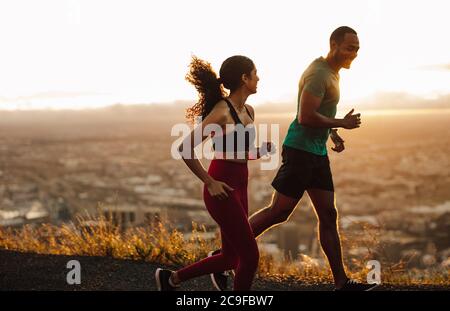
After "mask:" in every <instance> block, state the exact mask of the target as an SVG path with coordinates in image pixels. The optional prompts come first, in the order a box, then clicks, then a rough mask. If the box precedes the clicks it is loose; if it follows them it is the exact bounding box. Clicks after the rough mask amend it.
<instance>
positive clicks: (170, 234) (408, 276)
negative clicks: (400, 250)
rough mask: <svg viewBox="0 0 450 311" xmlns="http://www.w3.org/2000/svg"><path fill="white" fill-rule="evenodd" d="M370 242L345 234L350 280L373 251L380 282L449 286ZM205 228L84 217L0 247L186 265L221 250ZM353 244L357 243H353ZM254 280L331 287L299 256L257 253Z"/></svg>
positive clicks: (0, 242) (322, 269)
mask: <svg viewBox="0 0 450 311" xmlns="http://www.w3.org/2000/svg"><path fill="white" fill-rule="evenodd" d="M365 230H367V231H366V234H365V235H364V236H366V237H369V238H366V239H361V237H349V236H346V235H343V236H342V238H343V246H344V249H352V248H354V247H357V246H358V247H361V245H363V246H364V247H366V248H367V252H366V255H364V256H360V257H355V256H350V255H348V254H345V258H349V260H348V262H346V265H347V267H348V273H349V274H350V276H351V277H353V278H356V279H360V280H365V278H366V275H367V272H368V269H367V268H366V267H365V263H366V262H367V260H369V259H370V258H373V257H372V255H373V254H374V251H373V249H375V246H378V247H377V249H381V251H378V252H377V259H379V260H380V262H381V266H382V281H383V283H391V284H402V285H412V284H434V285H449V284H450V280H449V271H448V270H447V269H444V268H432V269H427V270H419V269H405V267H406V265H407V262H408V258H405V259H404V260H402V261H400V262H397V263H391V262H390V261H389V259H388V256H387V255H386V254H383V248H382V247H380V246H381V245H380V243H379V241H378V236H379V232H377V231H379V229H377V228H365ZM203 231H205V228H204V227H202V226H199V225H197V224H195V223H193V229H192V235H191V237H190V238H189V239H185V237H184V236H183V234H182V233H181V232H179V231H177V230H176V229H173V228H172V227H171V225H170V222H168V221H166V220H164V221H162V222H155V223H154V224H153V225H150V224H149V226H148V227H146V228H131V229H127V230H126V231H121V230H120V228H119V227H118V226H115V225H113V224H112V223H111V222H109V221H107V220H106V219H105V218H102V217H100V218H97V219H95V218H92V217H84V218H79V219H77V220H76V221H75V222H73V223H69V224H64V225H62V226H55V225H49V224H42V225H39V226H37V227H32V226H29V225H26V226H24V227H23V228H20V229H0V248H2V249H8V250H15V251H21V252H33V253H39V254H54V255H82V256H83V255H84V256H110V257H114V258H122V259H134V260H144V261H149V262H157V263H161V264H167V265H176V266H184V265H187V264H190V263H193V262H195V261H198V260H200V259H202V258H204V257H206V256H207V253H208V252H209V251H210V250H212V249H216V248H218V247H219V245H220V239H219V236H218V235H217V236H216V237H215V238H214V239H212V240H205V239H204V238H202V237H201V235H200V234H199V233H201V232H203ZM355 241H357V242H355ZM258 275H259V276H260V277H264V278H270V279H274V280H282V279H286V278H289V279H296V280H300V281H302V282H304V283H325V282H327V283H329V282H331V281H332V277H331V274H330V271H329V268H328V265H325V264H319V263H318V262H317V261H316V260H314V259H312V258H310V257H308V256H306V255H301V256H300V258H298V260H295V261H292V260H289V259H286V260H284V261H277V260H275V259H274V258H272V257H271V256H270V255H269V254H267V253H264V252H263V251H262V252H261V256H260V264H259V270H258Z"/></svg>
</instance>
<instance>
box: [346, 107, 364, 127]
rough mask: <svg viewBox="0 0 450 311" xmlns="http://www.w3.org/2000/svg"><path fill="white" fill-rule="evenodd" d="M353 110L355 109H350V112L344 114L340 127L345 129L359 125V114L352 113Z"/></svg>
mask: <svg viewBox="0 0 450 311" xmlns="http://www.w3.org/2000/svg"><path fill="white" fill-rule="evenodd" d="M353 111H355V109H352V110H350V112H349V113H347V114H346V115H345V117H344V119H342V127H343V128H345V129H347V130H351V129H355V128H358V127H360V126H361V114H360V113H357V114H353Z"/></svg>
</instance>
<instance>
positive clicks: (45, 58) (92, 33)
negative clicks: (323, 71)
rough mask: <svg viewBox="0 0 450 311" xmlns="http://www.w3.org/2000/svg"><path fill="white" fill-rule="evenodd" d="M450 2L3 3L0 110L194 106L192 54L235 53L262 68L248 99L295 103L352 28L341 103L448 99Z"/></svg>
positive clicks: (214, 58)
mask: <svg viewBox="0 0 450 311" xmlns="http://www.w3.org/2000/svg"><path fill="white" fill-rule="evenodd" d="M449 12H450V2H449V1H443V0H435V1H434V0H427V1H411V0H409V1H401V0H398V1H376V0H375V1H361V0H355V1H350V0H349V1H342V0H341V1H323V0H322V1H317V0H316V1H311V0H309V1H299V0H297V1H295V0H292V1H282V0H277V1H263V0H255V1H248V0H247V1H242V0H227V1H215V0H209V1H208V0H195V1H192V0H191V1H187V0H184V1H182V0H154V1H152V0H126V1H125V0H123V1H114V0H104V1H103V0H39V1H36V0H29V1H25V0H2V1H1V2H0V38H1V41H0V42H1V49H0V109H9V108H16V107H19V108H32V107H36V108H37V107H53V108H65V107H71V108H80V107H94V106H100V105H105V104H113V103H117V102H122V103H151V102H170V101H173V100H180V99H182V100H185V99H187V100H195V99H196V96H197V95H196V93H195V89H194V88H193V87H192V86H191V85H189V84H188V83H187V82H186V81H185V80H184V76H185V74H186V72H187V66H188V64H189V61H190V57H191V55H192V54H194V55H197V56H198V57H200V58H203V59H205V60H208V61H210V62H211V63H212V65H213V67H214V68H215V69H216V71H218V70H219V68H220V64H221V62H222V61H223V60H224V59H225V58H227V57H228V56H231V55H234V54H243V55H247V56H249V57H250V58H252V59H253V60H254V62H255V64H256V66H257V68H258V73H259V76H260V79H261V80H260V85H259V88H258V94H256V95H254V96H252V97H251V98H250V99H249V102H251V103H256V104H257V103H263V102H266V101H280V100H281V101H288V100H292V101H294V100H295V97H296V92H297V83H298V80H299V77H300V75H301V73H302V71H303V70H304V69H305V67H306V66H307V65H308V64H309V63H310V62H311V61H312V60H313V59H314V58H316V57H318V56H321V55H323V56H325V55H326V53H327V50H328V38H329V35H330V33H331V31H332V30H334V29H335V28H336V27H338V26H341V25H348V26H351V27H353V28H354V29H356V30H357V32H358V35H359V38H360V44H361V49H360V52H359V56H358V58H357V59H356V60H355V62H354V63H353V66H352V69H351V70H342V71H341V102H343V101H344V102H345V101H355V100H358V99H360V98H364V97H367V96H371V95H373V94H375V93H377V92H388V91H400V92H407V93H411V94H414V95H420V96H424V97H432V96H439V95H441V94H447V93H450V87H449V85H450V40H449V39H448V32H449V30H450V19H449V18H448V16H449Z"/></svg>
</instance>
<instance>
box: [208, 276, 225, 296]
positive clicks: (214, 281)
mask: <svg viewBox="0 0 450 311" xmlns="http://www.w3.org/2000/svg"><path fill="white" fill-rule="evenodd" d="M209 276H210V277H211V282H212V283H213V285H214V287H215V288H216V289H217V290H218V291H219V292H222V291H223V290H222V289H221V288H220V287H219V285H218V284H217V282H216V279H215V278H214V273H211V274H210V275H209Z"/></svg>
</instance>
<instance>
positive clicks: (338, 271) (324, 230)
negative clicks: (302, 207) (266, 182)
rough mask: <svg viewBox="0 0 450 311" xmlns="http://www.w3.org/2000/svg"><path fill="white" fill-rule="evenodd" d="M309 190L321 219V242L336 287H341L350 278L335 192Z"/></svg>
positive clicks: (318, 216)
mask: <svg viewBox="0 0 450 311" xmlns="http://www.w3.org/2000/svg"><path fill="white" fill-rule="evenodd" d="M307 192H308V195H309V197H310V198H311V201H312V203H313V206H314V209H315V211H316V214H317V218H318V219H319V239H320V244H321V246H322V249H323V251H324V253H325V255H326V256H327V258H328V262H329V264H330V267H331V271H332V273H333V277H334V283H335V285H336V288H340V287H341V286H343V285H344V284H345V282H346V281H347V279H348V278H347V275H346V273H345V269H344V264H343V262H342V250H341V240H340V238H339V232H338V224H337V216H338V213H337V210H336V207H335V205H334V192H333V191H326V190H320V189H308V190H307Z"/></svg>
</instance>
